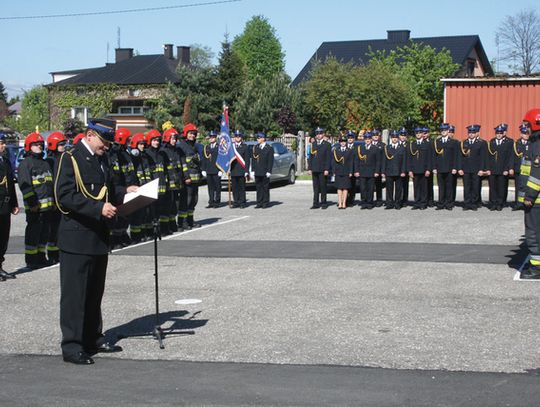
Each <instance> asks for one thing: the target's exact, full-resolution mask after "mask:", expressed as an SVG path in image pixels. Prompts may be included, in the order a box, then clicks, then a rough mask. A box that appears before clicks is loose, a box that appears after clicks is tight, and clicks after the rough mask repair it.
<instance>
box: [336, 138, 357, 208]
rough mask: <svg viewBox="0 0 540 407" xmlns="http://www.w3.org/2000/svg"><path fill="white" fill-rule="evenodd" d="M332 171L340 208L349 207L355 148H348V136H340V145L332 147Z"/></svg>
mask: <svg viewBox="0 0 540 407" xmlns="http://www.w3.org/2000/svg"><path fill="white" fill-rule="evenodd" d="M331 162H332V165H331V171H332V173H333V174H334V185H335V186H336V189H337V193H338V209H345V208H346V207H347V194H348V192H349V189H350V188H351V178H352V177H353V172H354V150H353V149H349V148H347V137H345V136H341V137H340V138H339V145H338V146H336V147H334V148H333V149H332V161H331Z"/></svg>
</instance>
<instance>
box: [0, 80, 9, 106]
mask: <svg viewBox="0 0 540 407" xmlns="http://www.w3.org/2000/svg"><path fill="white" fill-rule="evenodd" d="M0 100H3V101H4V102H6V103H7V101H8V94H7V91H6V88H5V87H4V84H3V83H2V82H0Z"/></svg>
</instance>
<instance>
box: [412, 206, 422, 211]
mask: <svg viewBox="0 0 540 407" xmlns="http://www.w3.org/2000/svg"><path fill="white" fill-rule="evenodd" d="M417 209H420V207H419V206H413V207H412V208H411V210H413V211H416V210H417Z"/></svg>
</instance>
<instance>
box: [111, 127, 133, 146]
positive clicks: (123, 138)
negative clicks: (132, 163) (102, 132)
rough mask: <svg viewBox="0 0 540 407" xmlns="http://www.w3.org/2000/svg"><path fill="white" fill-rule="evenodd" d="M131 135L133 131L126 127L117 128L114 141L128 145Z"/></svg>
mask: <svg viewBox="0 0 540 407" xmlns="http://www.w3.org/2000/svg"><path fill="white" fill-rule="evenodd" d="M130 137H131V131H129V129H126V128H125V127H120V128H118V129H116V132H115V133H114V141H115V142H116V143H118V144H120V145H122V146H125V145H126V142H127V139H128V138H130Z"/></svg>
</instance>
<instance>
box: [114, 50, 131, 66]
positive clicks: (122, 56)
mask: <svg viewBox="0 0 540 407" xmlns="http://www.w3.org/2000/svg"><path fill="white" fill-rule="evenodd" d="M115 51H116V54H115V62H116V63H118V62H122V61H126V60H128V59H130V58H133V48H116V49H115Z"/></svg>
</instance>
